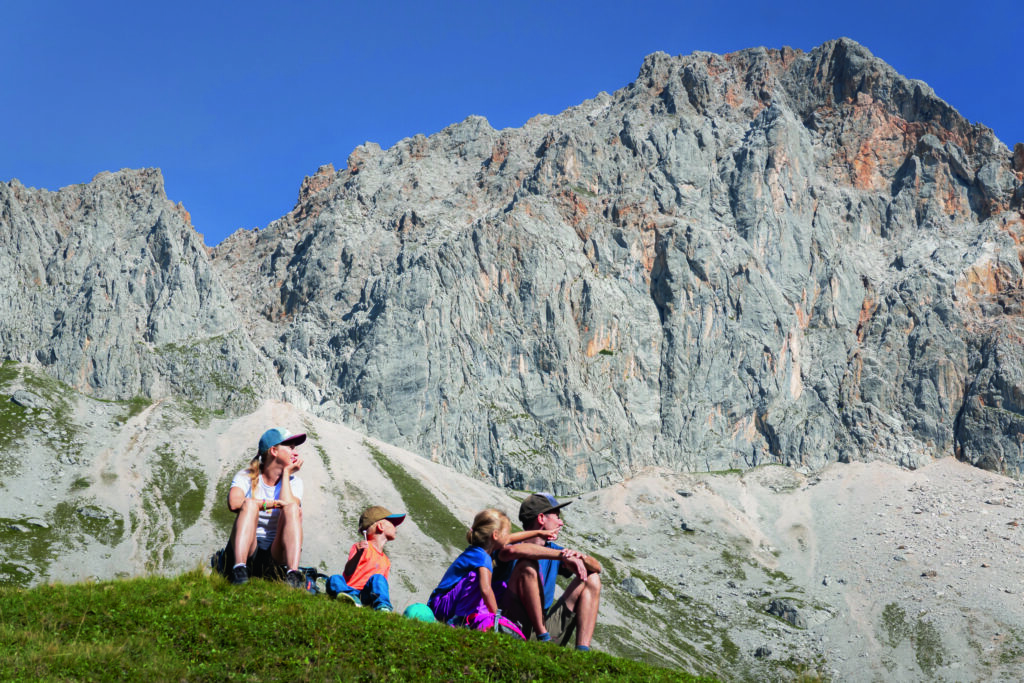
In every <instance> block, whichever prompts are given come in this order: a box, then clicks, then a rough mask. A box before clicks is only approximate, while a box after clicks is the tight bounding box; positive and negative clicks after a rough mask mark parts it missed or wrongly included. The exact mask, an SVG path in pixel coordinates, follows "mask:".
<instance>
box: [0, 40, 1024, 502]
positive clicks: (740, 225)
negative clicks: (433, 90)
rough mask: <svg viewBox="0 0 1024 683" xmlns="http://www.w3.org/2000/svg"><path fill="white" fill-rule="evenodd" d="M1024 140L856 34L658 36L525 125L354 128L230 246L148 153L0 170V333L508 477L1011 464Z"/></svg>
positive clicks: (198, 397) (128, 373)
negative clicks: (631, 75)
mask: <svg viewBox="0 0 1024 683" xmlns="http://www.w3.org/2000/svg"><path fill="white" fill-rule="evenodd" d="M1022 158H1024V157H1022ZM1022 167H1024V162H1020V161H1018V162H1016V163H1015V159H1014V154H1013V153H1012V152H1011V151H1010V150H1009V149H1008V148H1007V147H1006V146H1005V145H1004V144H1003V143H1001V142H1000V141H999V140H997V139H996V138H995V136H994V135H993V133H992V132H991V131H990V130H989V129H987V128H985V127H984V126H981V125H971V124H969V123H968V122H967V121H966V120H964V119H963V117H961V116H960V115H959V114H958V113H957V112H956V111H955V110H954V109H952V108H951V107H950V106H949V105H947V104H946V103H945V102H943V101H942V100H941V99H939V98H938V97H937V96H936V94H935V93H933V92H932V90H931V89H930V88H929V87H928V86H927V85H925V84H924V83H921V82H918V81H911V80H908V79H905V78H903V77H901V76H900V75H899V74H897V73H896V72H894V71H893V70H892V69H891V68H890V67H889V66H887V65H886V64H885V63H883V62H881V61H880V60H878V59H876V58H874V57H873V56H872V55H871V54H870V53H869V52H868V50H866V49H865V48H864V47H862V46H860V45H858V44H856V43H854V42H852V41H849V40H846V39H842V40H838V41H834V42H830V43H826V44H825V45H822V46H821V47H819V48H817V49H815V50H813V51H811V52H809V53H803V52H800V51H796V50H790V49H783V50H781V51H776V50H765V49H753V50H745V51H743V52H738V53H734V54H730V55H724V56H722V55H714V54H709V53H695V54H692V55H689V56H685V57H683V56H681V57H670V56H668V55H666V54H662V53H658V54H654V55H651V56H649V57H648V58H647V59H646V60H645V62H644V64H643V66H642V67H641V70H640V73H639V75H638V77H637V80H636V81H635V82H634V83H632V84H629V85H628V86H626V87H625V88H623V89H621V90H619V91H617V92H615V93H613V94H607V93H601V94H599V95H597V96H596V97H595V98H594V99H592V100H588V101H586V102H584V103H582V104H580V105H579V106H577V107H573V108H572V109H569V110H567V111H565V112H563V113H561V114H559V115H557V116H538V117H536V118H534V119H532V120H530V121H529V122H527V123H526V124H525V125H524V126H523V127H522V128H516V129H506V130H502V131H496V130H494V129H493V128H491V127H490V126H489V125H488V123H487V122H486V121H485V120H484V119H481V118H478V117H470V118H468V119H466V120H465V121H463V122H462V123H459V124H456V125H453V126H451V127H449V128H447V129H445V130H443V131H441V132H440V133H437V134H435V135H432V136H430V137H423V136H416V137H412V138H408V139H405V140H403V141H401V142H399V143H398V144H396V145H395V146H394V147H393V148H391V149H388V150H382V149H380V148H379V147H378V146H377V145H374V144H372V143H367V144H365V145H362V146H360V147H358V148H357V149H356V150H354V151H353V152H352V154H351V155H350V157H349V158H348V160H347V163H346V168H344V169H342V170H340V171H336V170H335V169H334V168H333V167H331V166H324V167H322V168H321V169H319V171H318V172H317V173H316V174H315V175H313V176H311V177H309V178H306V180H305V181H304V182H303V184H302V187H301V190H300V194H299V199H298V202H297V204H296V206H295V209H294V210H293V211H292V212H291V213H289V214H288V215H287V216H285V217H283V218H281V219H280V220H278V221H276V222H274V223H272V224H271V225H270V226H268V227H267V228H266V229H265V230H261V231H240V232H238V233H236V234H235V235H233V236H232V237H230V238H228V239H227V240H226V241H225V242H224V243H222V244H221V245H219V246H218V247H217V248H215V249H213V250H211V251H209V252H208V251H207V250H206V249H205V248H204V247H203V245H202V240H201V239H200V238H199V237H198V235H197V234H196V233H195V231H194V230H193V229H192V227H191V225H190V223H189V220H188V217H187V214H186V213H185V212H184V210H183V209H182V208H181V207H178V206H175V205H173V204H171V203H170V202H169V201H167V199H166V197H165V196H164V194H163V189H162V183H161V182H159V174H158V172H154V171H136V172H122V173H119V174H113V175H106V176H103V177H98V178H97V179H96V180H95V181H94V182H93V183H90V184H89V185H85V186H79V187H76V188H65V189H64V190H62V191H61V192H58V193H46V192H42V191H35V190H26V189H25V188H22V187H20V186H19V185H17V184H14V183H12V184H9V185H4V186H0V241H2V243H3V245H4V251H3V253H2V254H0V259H2V261H0V265H2V268H0V283H2V286H3V287H4V291H5V297H4V301H3V303H2V304H0V305H3V306H4V307H5V309H4V316H3V322H2V324H0V325H2V326H0V342H2V343H3V349H2V350H3V352H4V353H6V354H7V356H8V357H11V358H14V359H17V360H21V361H28V362H33V363H38V364H41V365H43V366H45V367H46V368H48V369H49V370H50V371H51V372H52V373H53V374H55V375H56V376H58V377H59V378H60V379H62V380H64V381H66V382H68V383H70V384H73V385H74V386H76V387H78V388H82V389H84V390H88V391H91V392H95V393H97V394H99V395H109V396H116V397H119V398H126V397H130V396H132V395H134V394H137V393H143V394H147V395H161V394H167V395H172V394H181V395H185V396H187V397H188V398H189V400H192V401H196V402H198V403H200V404H202V405H204V406H208V407H211V408H216V409H222V410H226V411H227V412H229V413H230V412H231V411H237V410H242V409H245V408H246V407H247V406H248V405H250V404H251V402H252V401H253V400H255V397H263V396H267V395H271V396H280V397H282V398H285V399H286V400H288V401H291V402H293V403H295V404H297V405H299V406H301V407H303V408H304V409H309V410H311V411H313V412H315V413H317V414H319V415H320V416H322V417H325V418H328V419H331V420H334V421H338V422H345V423H347V424H351V425H357V426H361V428H363V429H365V430H366V431H368V432H369V433H371V434H373V435H375V436H378V437H380V438H382V439H385V440H387V441H390V442H392V443H396V444H399V445H402V446H405V447H408V448H410V449H412V450H415V451H417V452H419V453H421V454H422V455H424V456H427V457H430V458H433V459H435V460H438V461H441V462H444V463H446V464H449V465H452V466H453V467H455V468H456V469H459V470H461V471H463V472H467V473H471V474H474V475H477V476H479V477H482V478H486V479H489V480H491V481H493V482H495V483H498V484H501V485H505V486H514V487H517V488H531V489H551V490H554V491H555V492H556V493H567V492H570V491H576V490H582V489H590V488H595V487H598V486H601V485H605V484H609V483H613V482H616V481H619V480H621V479H623V478H626V477H628V476H630V475H631V474H632V473H634V472H636V471H637V470H638V469H639V468H641V467H643V466H646V465H651V464H656V465H662V466H669V467H671V468H675V469H678V470H722V469H733V468H741V469H742V468H749V467H753V466H755V465H758V464H762V463H766V462H778V463H783V464H786V465H791V466H795V467H802V468H807V469H817V468H820V467H822V466H823V465H825V464H826V463H828V462H831V461H836V460H843V461H853V460H874V459H884V460H890V461H894V462H897V463H899V464H902V465H906V466H911V467H914V466H918V465H921V464H923V463H926V462H929V461H931V460H932V459H934V458H938V457H944V456H950V455H958V456H959V457H961V458H964V459H966V460H968V461H970V462H972V463H975V464H978V465H980V466H983V467H986V468H990V469H995V470H999V471H1005V472H1008V473H1011V474H1014V475H1015V476H1019V474H1020V471H1021V466H1022V462H1024V454H1022V440H1024V377H1022V375H1024V350H1022V349H1024V346H1022V344H1021V334H1022V331H1024V325H1022V322H1021V292H1022V282H1021V280H1022V266H1021V246H1020V243H1021V239H1022V237H1024V221H1022V207H1021V204H1022V197H1024V191H1022V179H1021V178H1022ZM200 228H201V226H200ZM191 350H195V353H191V352H190V351H191Z"/></svg>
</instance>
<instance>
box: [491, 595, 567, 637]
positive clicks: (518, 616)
mask: <svg viewBox="0 0 1024 683" xmlns="http://www.w3.org/2000/svg"><path fill="white" fill-rule="evenodd" d="M507 597H508V599H506V600H505V601H504V604H503V605H502V609H503V612H502V614H503V615H504V616H506V617H508V618H509V619H510V620H512V621H513V622H514V623H515V624H516V625H517V626H519V628H520V629H521V630H522V632H523V635H524V636H526V639H527V640H536V639H537V634H536V633H534V632H533V625H532V624H531V623H530V620H529V619H528V618H527V616H526V610H525V609H523V606H522V603H520V602H519V600H517V599H516V598H515V596H513V595H511V594H507ZM544 625H545V626H547V629H548V633H550V634H551V640H552V641H553V642H556V643H558V644H559V645H566V644H567V643H568V642H569V640H570V639H572V636H573V633H574V632H575V631H576V613H575V612H573V611H572V610H571V609H569V608H568V607H567V606H566V604H565V596H564V595H563V596H562V597H561V598H559V599H558V600H556V601H555V604H553V605H551V607H550V608H549V609H548V611H547V612H545V613H544Z"/></svg>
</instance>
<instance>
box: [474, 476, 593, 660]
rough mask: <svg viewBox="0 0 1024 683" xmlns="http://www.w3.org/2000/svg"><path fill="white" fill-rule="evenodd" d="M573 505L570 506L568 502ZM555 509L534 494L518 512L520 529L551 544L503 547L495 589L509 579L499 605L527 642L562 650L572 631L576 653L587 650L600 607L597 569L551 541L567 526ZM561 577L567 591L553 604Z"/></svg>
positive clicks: (557, 506) (538, 541)
mask: <svg viewBox="0 0 1024 683" xmlns="http://www.w3.org/2000/svg"><path fill="white" fill-rule="evenodd" d="M570 502H571V501H570ZM566 505H569V503H568V502H567V503H559V502H558V500H556V499H555V497H554V496H553V495H551V494H550V493H534V494H532V495H530V496H528V497H527V498H526V500H524V501H523V502H522V505H520V506H519V521H520V522H522V525H523V529H525V530H527V531H531V530H533V529H544V530H547V531H551V532H554V535H552V536H551V538H550V539H549V540H545V539H544V538H541V537H537V538H533V539H529V540H527V541H523V542H522V543H516V544H513V545H507V546H505V547H504V548H502V550H501V552H500V553H499V554H498V560H499V562H500V563H502V564H501V566H500V567H496V568H495V571H494V576H495V579H494V582H493V583H494V584H495V586H500V584H501V582H502V578H505V577H507V581H506V582H505V584H506V589H505V592H504V593H503V595H502V596H501V599H500V602H499V604H500V606H501V608H502V613H503V614H504V615H505V616H506V617H507V618H509V619H511V620H512V621H514V622H516V624H517V625H518V626H519V628H520V629H522V631H523V633H524V634H526V637H527V638H529V637H530V635H531V634H533V636H534V637H535V638H536V639H537V640H540V641H551V640H554V641H558V642H559V643H560V644H561V645H565V644H566V643H567V642H568V640H569V638H570V636H571V635H572V632H573V630H574V629H575V631H576V649H577V650H589V649H590V639H591V637H592V636H593V635H594V626H595V625H596V624H597V611H598V608H599V606H600V603H601V563H600V562H598V561H597V560H595V559H594V558H592V557H590V556H589V555H584V554H583V553H581V552H579V551H578V550H572V549H569V548H564V547H562V546H560V545H558V544H557V543H554V539H556V538H558V531H559V530H560V529H561V528H562V526H563V525H564V524H565V522H564V521H563V520H562V513H561V510H562V508H564V507H565V506H566ZM559 574H562V575H563V576H572V577H573V579H572V581H571V582H570V583H569V586H568V588H566V589H565V592H564V593H562V595H561V597H560V598H559V599H558V601H557V602H556V601H555V599H554V598H555V580H556V578H557V577H558V575H559Z"/></svg>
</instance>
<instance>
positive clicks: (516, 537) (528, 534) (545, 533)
mask: <svg viewBox="0 0 1024 683" xmlns="http://www.w3.org/2000/svg"><path fill="white" fill-rule="evenodd" d="M557 533H558V532H557V531H551V530H548V529H533V530H531V531H517V532H515V533H514V534H509V536H508V543H509V544H511V543H522V542H523V541H528V540H530V539H531V538H537V537H538V536H540V537H542V538H543V539H544V540H545V541H550V540H551V537H552V536H554V535H555V534H557Z"/></svg>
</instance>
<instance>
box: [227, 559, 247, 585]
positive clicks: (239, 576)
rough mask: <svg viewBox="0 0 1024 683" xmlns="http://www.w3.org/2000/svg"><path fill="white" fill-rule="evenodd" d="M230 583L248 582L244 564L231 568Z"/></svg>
mask: <svg viewBox="0 0 1024 683" xmlns="http://www.w3.org/2000/svg"><path fill="white" fill-rule="evenodd" d="M231 583H233V584H235V585H236V586H241V585H242V584H243V583H249V570H248V569H246V568H245V565H244V564H240V565H238V566H237V567H235V568H234V569H232V570H231Z"/></svg>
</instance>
